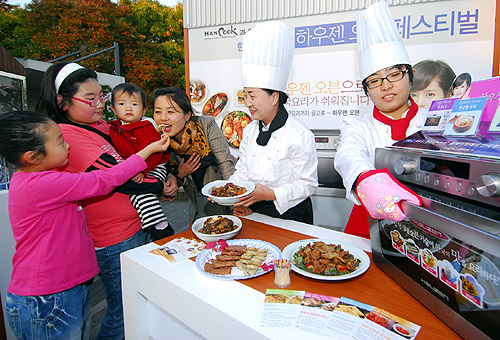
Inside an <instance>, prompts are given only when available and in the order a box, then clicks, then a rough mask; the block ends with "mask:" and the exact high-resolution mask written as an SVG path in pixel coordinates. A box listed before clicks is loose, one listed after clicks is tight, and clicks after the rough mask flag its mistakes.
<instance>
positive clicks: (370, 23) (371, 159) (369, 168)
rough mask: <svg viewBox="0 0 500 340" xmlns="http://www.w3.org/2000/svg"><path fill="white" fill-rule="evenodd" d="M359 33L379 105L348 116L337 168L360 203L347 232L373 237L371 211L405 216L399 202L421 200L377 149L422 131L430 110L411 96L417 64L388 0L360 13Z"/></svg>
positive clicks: (366, 85) (367, 84) (363, 66)
mask: <svg viewBox="0 0 500 340" xmlns="http://www.w3.org/2000/svg"><path fill="white" fill-rule="evenodd" d="M357 35H358V62H359V71H360V73H361V79H363V82H362V84H363V89H364V91H365V93H366V95H367V96H369V97H370V99H371V100H372V102H373V104H374V107H373V113H372V114H367V115H362V116H359V117H352V118H351V117H349V118H346V119H345V120H344V123H343V125H342V127H341V142H340V145H339V147H338V149H337V154H336V156H335V169H337V171H338V172H339V173H340V175H341V176H342V178H343V182H344V186H345V187H346V190H347V195H346V197H347V198H348V199H349V200H351V201H352V202H354V203H355V205H354V208H353V211H352V212H351V216H350V218H349V221H348V223H347V226H346V229H345V232H346V233H350V234H354V235H358V236H362V237H366V238H370V233H369V228H368V216H367V214H368V215H370V216H371V217H372V218H375V219H389V220H393V221H401V220H403V219H405V218H406V215H405V214H404V212H403V211H402V210H401V207H400V205H399V202H401V201H402V200H407V201H409V202H411V203H414V204H417V205H421V200H420V198H419V197H418V196H417V195H416V194H415V193H414V192H413V191H411V190H410V189H408V188H406V187H405V186H404V185H402V184H401V183H400V182H398V181H397V180H396V179H395V178H394V177H393V176H392V175H391V174H390V173H389V172H388V171H387V169H375V149H376V148H383V147H386V146H390V145H392V144H394V143H395V142H397V141H399V140H401V139H404V138H405V137H407V136H410V135H411V134H413V133H415V132H417V131H419V130H420V129H421V128H422V127H423V126H424V122H425V120H426V118H427V111H426V110H423V109H419V108H418V105H417V104H415V102H414V101H413V99H411V97H410V89H411V84H412V80H413V70H412V68H411V63H410V59H409V58H408V54H407V52H406V49H405V47H404V44H403V41H402V39H401V36H400V35H399V32H398V30H397V27H396V24H395V22H394V19H393V18H392V16H391V13H390V11H389V7H388V6H387V4H386V3H385V2H383V1H381V2H377V3H375V4H373V5H371V6H370V7H368V8H367V9H366V10H364V11H362V12H360V13H359V15H358V18H357Z"/></svg>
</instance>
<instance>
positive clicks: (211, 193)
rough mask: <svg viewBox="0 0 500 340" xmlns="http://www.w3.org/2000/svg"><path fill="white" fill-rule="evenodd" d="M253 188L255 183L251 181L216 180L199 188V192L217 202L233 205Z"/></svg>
mask: <svg viewBox="0 0 500 340" xmlns="http://www.w3.org/2000/svg"><path fill="white" fill-rule="evenodd" d="M254 189H255V183H253V182H248V181H226V180H216V181H213V182H210V183H208V184H206V185H205V186H204V187H203V188H201V193H202V194H203V195H204V196H207V197H209V198H210V199H212V200H213V201H214V202H215V203H217V204H220V205H233V204H234V203H236V202H238V201H239V200H240V198H241V197H243V196H246V195H248V194H249V193H251V192H252V191H253V190H254Z"/></svg>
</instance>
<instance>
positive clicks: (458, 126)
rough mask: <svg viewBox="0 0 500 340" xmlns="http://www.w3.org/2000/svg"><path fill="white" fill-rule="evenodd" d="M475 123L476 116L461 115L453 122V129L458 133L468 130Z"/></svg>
mask: <svg viewBox="0 0 500 340" xmlns="http://www.w3.org/2000/svg"><path fill="white" fill-rule="evenodd" d="M473 123H474V117H472V116H468V115H463V116H459V117H457V118H456V119H455V121H454V123H453V130H454V131H455V132H458V133H463V132H466V131H468V130H469V129H470V128H471V127H472V124H473Z"/></svg>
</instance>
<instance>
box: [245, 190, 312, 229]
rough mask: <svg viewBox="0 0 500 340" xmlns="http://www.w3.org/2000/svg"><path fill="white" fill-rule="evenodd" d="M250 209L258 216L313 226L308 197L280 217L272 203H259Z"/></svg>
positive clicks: (310, 204)
mask: <svg viewBox="0 0 500 340" xmlns="http://www.w3.org/2000/svg"><path fill="white" fill-rule="evenodd" d="M250 209H252V210H253V211H255V212H258V213H260V214H263V215H267V216H271V217H277V218H282V219H285V220H294V221H297V222H304V223H308V224H313V207H312V201H311V198H310V197H308V198H306V199H305V200H303V201H302V202H300V203H299V204H297V205H296V206H294V207H292V208H290V209H288V210H287V211H285V212H284V213H283V215H281V214H280V213H279V212H278V210H276V207H275V206H274V202H273V201H260V202H257V203H254V204H252V205H251V206H250Z"/></svg>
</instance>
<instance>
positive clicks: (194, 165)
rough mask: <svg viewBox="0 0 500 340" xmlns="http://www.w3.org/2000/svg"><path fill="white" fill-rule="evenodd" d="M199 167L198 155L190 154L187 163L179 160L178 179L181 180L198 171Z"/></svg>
mask: <svg viewBox="0 0 500 340" xmlns="http://www.w3.org/2000/svg"><path fill="white" fill-rule="evenodd" d="M200 165H201V157H200V155H198V154H192V155H191V157H189V158H188V160H187V161H185V160H184V158H183V159H181V162H180V163H179V179H183V178H184V177H187V176H189V175H191V174H192V173H193V172H195V171H196V170H198V169H199V168H200Z"/></svg>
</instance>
